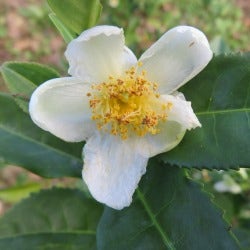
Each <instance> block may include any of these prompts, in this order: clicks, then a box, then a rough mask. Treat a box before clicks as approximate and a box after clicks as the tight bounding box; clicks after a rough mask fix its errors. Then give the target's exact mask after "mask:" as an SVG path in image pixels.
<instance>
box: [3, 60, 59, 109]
mask: <svg viewBox="0 0 250 250" xmlns="http://www.w3.org/2000/svg"><path fill="white" fill-rule="evenodd" d="M1 73H2V75H3V78H4V80H5V83H6V85H7V87H8V89H9V90H10V92H11V94H12V95H13V97H15V100H16V102H17V103H18V105H20V107H21V108H22V109H23V110H24V111H25V112H28V102H29V98H30V95H31V93H32V92H33V91H34V89H35V88H36V87H37V86H38V85H40V84H41V83H43V82H45V81H47V80H49V79H52V78H57V77H59V74H58V73H57V72H56V71H55V70H54V69H52V68H49V67H47V66H45V65H42V64H38V63H28V62H6V63H4V64H3V65H2V66H1Z"/></svg>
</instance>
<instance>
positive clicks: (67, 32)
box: [49, 13, 75, 43]
mask: <svg viewBox="0 0 250 250" xmlns="http://www.w3.org/2000/svg"><path fill="white" fill-rule="evenodd" d="M49 18H50V19H51V21H52V22H53V24H54V25H55V26H56V28H57V30H58V31H59V32H60V34H61V36H62V37H63V39H64V41H65V42H66V43H69V42H70V41H71V40H73V39H74V38H75V35H74V34H73V33H72V32H71V31H70V30H68V29H67V28H66V27H65V26H64V24H63V23H62V22H61V21H60V19H58V18H57V16H56V15H55V14H54V13H51V14H49Z"/></svg>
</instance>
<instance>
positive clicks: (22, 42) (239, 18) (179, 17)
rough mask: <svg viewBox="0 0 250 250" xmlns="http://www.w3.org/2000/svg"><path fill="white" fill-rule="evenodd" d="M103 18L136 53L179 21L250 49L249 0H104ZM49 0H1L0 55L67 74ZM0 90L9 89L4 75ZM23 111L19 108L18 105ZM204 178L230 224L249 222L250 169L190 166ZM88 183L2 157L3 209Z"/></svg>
mask: <svg viewBox="0 0 250 250" xmlns="http://www.w3.org/2000/svg"><path fill="white" fill-rule="evenodd" d="M101 3H102V5H103V13H102V15H101V19H100V21H99V23H100V24H113V25H117V26H120V27H123V28H124V31H125V36H126V43H127V45H128V46H129V47H130V48H131V49H132V50H133V51H134V52H135V54H136V55H137V56H140V54H141V53H142V52H143V51H145V49H147V48H148V47H149V46H150V45H151V44H152V43H153V42H154V41H155V40H157V39H158V38H159V37H160V36H161V35H162V34H163V33H164V32H165V31H166V30H168V29H170V28H172V27H174V26H177V25H192V26H195V27H197V28H199V29H201V30H202V31H204V33H205V34H206V35H207V36H208V38H209V40H210V42H211V46H212V47H213V50H214V52H215V53H217V54H218V53H221V52H230V51H233V52H238V51H249V50H250V43H249V38H250V35H249V34H250V15H249V13H250V1H248V0H219V1H218V0H192V1H181V0H140V1H139V0H130V1H122V0H120V1H119V0H102V1H101ZM49 13H50V10H49V7H48V5H47V4H46V1H45V0H44V1H40V0H12V1H4V0H0V61H1V64H2V63H3V62H5V61H8V60H11V61H35V62H40V63H44V64H48V65H50V66H52V67H55V68H57V69H58V70H59V71H60V72H61V73H62V74H63V75H66V69H67V63H66V61H65V58H64V57H63V53H64V50H65V48H66V44H65V43H64V42H63V40H62V38H61V37H60V35H59V34H58V32H57V31H56V29H55V28H54V26H53V25H52V23H51V21H50V19H49V18H48V14H49ZM0 90H2V91H7V90H6V89H5V88H4V86H3V80H2V79H0ZM20 112H21V111H20ZM187 172H188V175H189V176H190V177H192V178H194V179H196V180H197V181H201V182H202V183H205V189H206V190H207V191H209V192H212V193H213V194H214V197H215V201H216V203H217V204H219V205H220V206H221V207H223V208H224V209H225V210H226V214H225V216H226V218H227V219H228V220H229V221H230V223H231V224H232V226H234V225H239V224H244V225H248V228H250V177H249V176H250V172H249V171H248V170H246V169H241V170H240V171H233V170H230V171H227V172H224V171H207V170H203V171H196V170H192V171H187ZM51 186H69V187H76V186H77V187H80V188H84V187H83V185H82V181H81V180H75V179H73V178H63V179H57V180H45V179H43V178H41V177H38V176H36V175H34V174H32V173H29V172H28V171H26V170H22V169H20V168H18V167H15V166H8V167H6V166H5V165H4V164H3V163H1V157H0V201H1V202H0V214H2V213H3V212H4V211H5V210H6V208H8V207H10V206H11V205H12V204H14V203H16V202H18V201H19V200H20V199H22V198H23V197H25V196H27V195H29V193H30V192H35V191H38V190H40V189H41V188H48V187H51Z"/></svg>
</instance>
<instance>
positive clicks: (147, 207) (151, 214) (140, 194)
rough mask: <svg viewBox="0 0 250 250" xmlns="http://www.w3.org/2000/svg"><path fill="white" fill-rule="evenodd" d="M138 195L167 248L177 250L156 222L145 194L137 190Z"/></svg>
mask: <svg viewBox="0 0 250 250" xmlns="http://www.w3.org/2000/svg"><path fill="white" fill-rule="evenodd" d="M136 193H137V196H138V198H139V200H140V201H141V203H142V205H143V206H144V208H145V210H146V212H147V214H148V216H149V218H150V220H151V221H152V223H153V226H154V227H155V228H156V230H157V231H158V233H159V234H160V236H161V238H162V240H163V242H164V244H165V246H166V247H168V249H170V250H175V247H174V245H173V243H172V242H171V240H170V239H169V237H168V236H167V234H166V232H164V230H163V229H162V227H161V225H160V224H159V222H158V221H157V220H156V218H155V215H154V213H153V211H152V210H151V208H150V206H149V204H148V203H147V201H146V199H145V197H144V195H143V193H142V192H141V191H140V190H139V188H137V190H136Z"/></svg>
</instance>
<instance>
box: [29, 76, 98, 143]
mask: <svg viewBox="0 0 250 250" xmlns="http://www.w3.org/2000/svg"><path fill="white" fill-rule="evenodd" d="M88 91H89V85H88V84H85V83H83V82H82V80H81V79H77V78H73V77H65V78H56V79H52V80H49V81H47V82H45V83H44V84H42V85H40V86H39V87H38V88H37V89H36V90H35V91H34V93H33V94H32V96H31V100H30V104H29V112H30V116H31V118H32V120H33V121H34V123H36V124H37V125H38V126H39V127H41V128H42V129H44V130H47V131H49V132H50V133H52V134H54V135H56V136H57V137H59V138H61V139H63V140H65V141H71V142H77V141H82V140H85V139H86V138H88V137H89V136H90V135H91V134H92V133H93V130H94V129H95V124H94V122H93V121H92V120H91V111H90V109H89V102H88V98H87V96H86V94H87V93H88Z"/></svg>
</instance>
